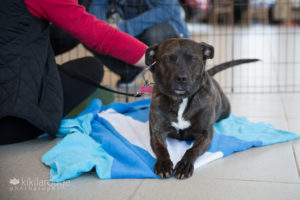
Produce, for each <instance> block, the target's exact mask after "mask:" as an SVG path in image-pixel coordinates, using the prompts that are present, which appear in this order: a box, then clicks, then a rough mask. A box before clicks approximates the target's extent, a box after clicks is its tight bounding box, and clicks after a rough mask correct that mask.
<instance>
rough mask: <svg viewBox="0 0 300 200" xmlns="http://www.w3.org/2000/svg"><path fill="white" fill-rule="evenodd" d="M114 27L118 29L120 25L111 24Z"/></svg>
mask: <svg viewBox="0 0 300 200" xmlns="http://www.w3.org/2000/svg"><path fill="white" fill-rule="evenodd" d="M110 25H111V26H112V27H114V28H116V29H118V25H117V24H110Z"/></svg>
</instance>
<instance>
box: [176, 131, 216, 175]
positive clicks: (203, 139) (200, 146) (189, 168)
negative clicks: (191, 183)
mask: <svg viewBox="0 0 300 200" xmlns="http://www.w3.org/2000/svg"><path fill="white" fill-rule="evenodd" d="M212 136H213V126H211V127H210V128H209V129H208V130H203V131H202V132H201V133H198V134H197V135H196V137H195V141H194V143H193V146H192V147H191V148H190V149H188V150H187V151H186V152H185V154H184V156H183V157H182V159H181V160H180V161H179V162H178V163H177V164H176V167H175V170H174V174H175V177H176V178H177V179H183V178H188V177H190V176H192V174H193V172H194V162H195V160H196V159H197V158H198V157H199V156H200V155H202V154H203V153H205V152H206V150H207V149H208V148H209V145H210V143H211V140H212Z"/></svg>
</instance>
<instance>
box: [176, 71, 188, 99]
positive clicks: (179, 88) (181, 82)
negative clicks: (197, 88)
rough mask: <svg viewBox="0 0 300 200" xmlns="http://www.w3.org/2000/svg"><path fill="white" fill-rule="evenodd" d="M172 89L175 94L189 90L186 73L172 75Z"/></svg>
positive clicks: (181, 93)
mask: <svg viewBox="0 0 300 200" xmlns="http://www.w3.org/2000/svg"><path fill="white" fill-rule="evenodd" d="M172 90H173V92H174V93H175V94H177V95H183V94H186V93H187V92H188V90H189V78H188V76H187V75H186V74H177V75H175V76H174V80H173V86H172Z"/></svg>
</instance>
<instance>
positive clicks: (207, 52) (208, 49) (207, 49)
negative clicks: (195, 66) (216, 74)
mask: <svg viewBox="0 0 300 200" xmlns="http://www.w3.org/2000/svg"><path fill="white" fill-rule="evenodd" d="M200 46H201V50H202V52H203V57H204V58H205V59H212V58H213V57H214V47H213V46H211V45H209V44H206V43H205V42H201V43H200Z"/></svg>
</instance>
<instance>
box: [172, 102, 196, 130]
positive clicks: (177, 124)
mask: <svg viewBox="0 0 300 200" xmlns="http://www.w3.org/2000/svg"><path fill="white" fill-rule="evenodd" d="M187 104H188V98H185V99H183V100H182V103H181V104H180V106H179V109H178V114H177V122H172V123H171V125H172V126H173V127H174V128H176V129H177V130H184V129H186V128H188V127H190V125H191V122H190V121H186V120H185V119H183V117H182V115H183V112H184V110H185V108H186V106H187Z"/></svg>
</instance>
